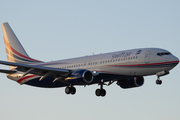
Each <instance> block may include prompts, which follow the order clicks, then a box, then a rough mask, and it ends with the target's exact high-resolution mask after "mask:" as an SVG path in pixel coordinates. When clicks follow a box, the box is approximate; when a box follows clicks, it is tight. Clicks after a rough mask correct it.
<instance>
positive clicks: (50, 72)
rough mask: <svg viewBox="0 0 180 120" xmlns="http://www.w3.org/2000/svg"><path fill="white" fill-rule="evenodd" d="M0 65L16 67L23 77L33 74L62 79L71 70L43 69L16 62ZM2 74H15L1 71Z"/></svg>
mask: <svg viewBox="0 0 180 120" xmlns="http://www.w3.org/2000/svg"><path fill="white" fill-rule="evenodd" d="M0 64H3V65H8V66H15V67H17V68H16V70H17V71H21V72H24V74H23V76H25V75H27V74H29V73H31V74H35V75H40V76H53V77H55V78H56V77H60V76H62V77H63V76H67V74H68V73H69V72H71V70H68V69H60V68H52V67H43V66H38V65H29V64H22V63H14V62H7V61H1V60H0ZM0 72H2V73H9V74H10V73H13V72H12V71H11V70H0Z"/></svg>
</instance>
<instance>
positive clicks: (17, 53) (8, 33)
mask: <svg viewBox="0 0 180 120" xmlns="http://www.w3.org/2000/svg"><path fill="white" fill-rule="evenodd" d="M1 26H2V31H3V37H4V43H5V47H6V53H7V58H8V61H9V62H15V63H24V64H35V63H40V62H41V61H39V60H35V59H32V58H30V57H29V56H28V54H27V53H26V51H25V50H24V48H23V46H22V45H21V43H20V42H19V40H18V38H17V37H16V35H15V33H14V32H13V30H12V29H11V27H10V26H9V24H8V23H7V22H6V23H2V24H1ZM11 68H12V67H10V69H11Z"/></svg>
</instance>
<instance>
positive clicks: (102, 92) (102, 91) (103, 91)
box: [101, 89, 106, 97]
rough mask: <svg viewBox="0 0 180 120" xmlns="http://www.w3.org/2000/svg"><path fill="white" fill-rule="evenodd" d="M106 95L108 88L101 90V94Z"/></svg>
mask: <svg viewBox="0 0 180 120" xmlns="http://www.w3.org/2000/svg"><path fill="white" fill-rule="evenodd" d="M105 95H106V90H105V89H102V90H101V96H102V97H104V96H105Z"/></svg>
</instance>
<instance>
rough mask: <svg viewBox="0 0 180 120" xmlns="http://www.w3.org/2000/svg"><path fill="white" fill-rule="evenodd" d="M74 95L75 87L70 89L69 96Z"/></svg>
mask: <svg viewBox="0 0 180 120" xmlns="http://www.w3.org/2000/svg"><path fill="white" fill-rule="evenodd" d="M75 93H76V88H75V87H71V94H72V95H74V94H75Z"/></svg>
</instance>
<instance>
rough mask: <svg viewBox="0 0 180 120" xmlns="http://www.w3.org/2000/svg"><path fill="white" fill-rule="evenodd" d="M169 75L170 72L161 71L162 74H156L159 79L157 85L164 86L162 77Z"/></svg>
mask: <svg viewBox="0 0 180 120" xmlns="http://www.w3.org/2000/svg"><path fill="white" fill-rule="evenodd" d="M167 74H169V72H168V71H161V72H158V73H156V75H157V77H158V79H157V80H156V84H157V85H161V84H162V80H160V76H164V75H167Z"/></svg>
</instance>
